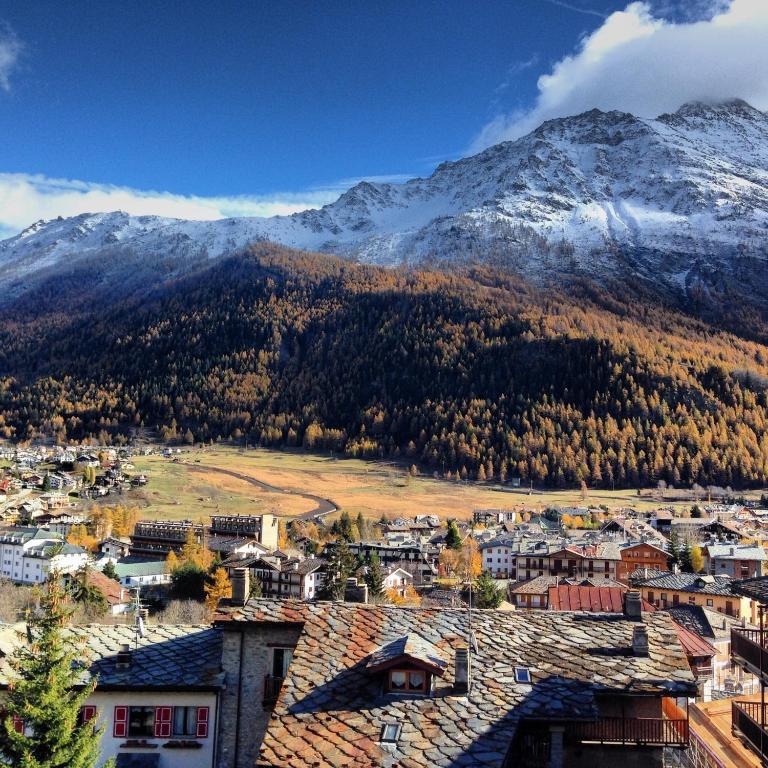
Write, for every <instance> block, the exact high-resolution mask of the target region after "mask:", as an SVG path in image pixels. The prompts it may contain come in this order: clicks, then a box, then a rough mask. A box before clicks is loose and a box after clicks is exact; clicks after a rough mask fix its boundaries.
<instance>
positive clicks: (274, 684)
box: [262, 675, 285, 709]
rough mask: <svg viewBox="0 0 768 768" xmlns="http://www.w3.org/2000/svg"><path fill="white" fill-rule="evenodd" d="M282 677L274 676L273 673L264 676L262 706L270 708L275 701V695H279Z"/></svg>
mask: <svg viewBox="0 0 768 768" xmlns="http://www.w3.org/2000/svg"><path fill="white" fill-rule="evenodd" d="M283 680H285V678H284V677H275V676H274V675H265V676H264V700H263V702H262V703H263V704H264V708H265V709H267V708H269V709H271V708H272V707H274V706H275V703H276V702H277V697H278V696H279V695H280V689H281V688H282V687H283Z"/></svg>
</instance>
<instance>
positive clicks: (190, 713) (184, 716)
mask: <svg viewBox="0 0 768 768" xmlns="http://www.w3.org/2000/svg"><path fill="white" fill-rule="evenodd" d="M197 711H198V707H174V708H173V735H174V736H197Z"/></svg>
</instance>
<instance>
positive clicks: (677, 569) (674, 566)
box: [672, 563, 680, 574]
mask: <svg viewBox="0 0 768 768" xmlns="http://www.w3.org/2000/svg"><path fill="white" fill-rule="evenodd" d="M672 573H674V574H679V573H680V566H679V565H678V564H677V563H673V564H672Z"/></svg>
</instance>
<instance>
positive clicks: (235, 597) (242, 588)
mask: <svg viewBox="0 0 768 768" xmlns="http://www.w3.org/2000/svg"><path fill="white" fill-rule="evenodd" d="M250 581H251V579H250V573H249V571H248V569H247V568H233V569H232V603H233V604H234V605H245V604H246V603H247V602H248V596H249V594H250V591H251V584H250Z"/></svg>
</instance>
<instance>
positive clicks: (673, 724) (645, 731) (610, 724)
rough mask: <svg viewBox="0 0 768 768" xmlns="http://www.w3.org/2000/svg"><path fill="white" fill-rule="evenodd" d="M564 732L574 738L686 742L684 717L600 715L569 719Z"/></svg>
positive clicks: (677, 744) (680, 744)
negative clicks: (576, 720) (585, 720)
mask: <svg viewBox="0 0 768 768" xmlns="http://www.w3.org/2000/svg"><path fill="white" fill-rule="evenodd" d="M568 732H569V735H571V736H572V737H573V738H575V739H576V740H577V741H598V742H600V743H601V744H638V745H646V744H658V745H660V746H665V747H687V746H688V720H687V719H685V718H679V719H675V720H670V719H668V718H664V717H604V718H601V719H600V720H597V721H595V722H593V723H572V724H571V725H570V726H569V728H568Z"/></svg>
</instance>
